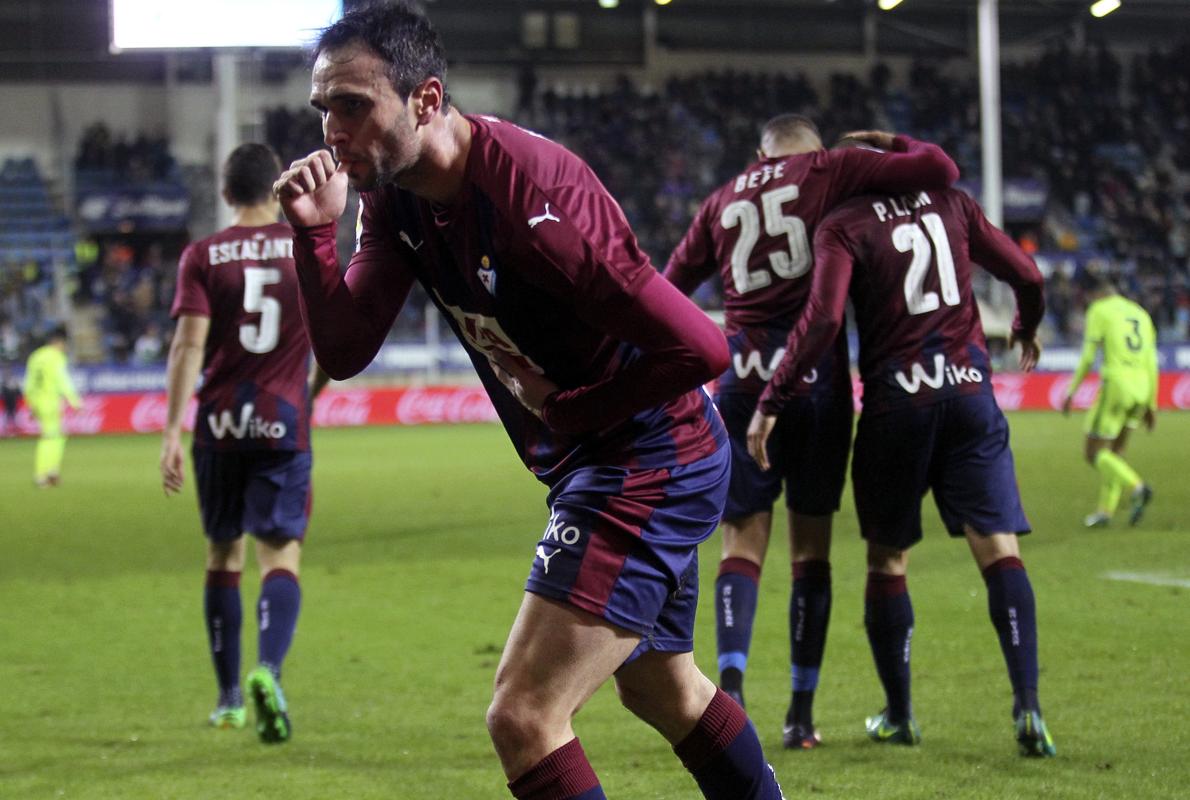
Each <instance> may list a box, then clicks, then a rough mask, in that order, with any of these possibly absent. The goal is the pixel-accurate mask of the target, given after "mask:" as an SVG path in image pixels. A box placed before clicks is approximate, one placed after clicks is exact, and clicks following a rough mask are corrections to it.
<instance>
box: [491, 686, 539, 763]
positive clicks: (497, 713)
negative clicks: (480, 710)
mask: <svg viewBox="0 0 1190 800" xmlns="http://www.w3.org/2000/svg"><path fill="white" fill-rule="evenodd" d="M542 711H543V710H542V709H541V708H538V707H537V704H535V703H532V702H531V701H529V699H528V698H518V697H515V696H513V695H512V693H511V692H500V691H497V692H496V696H495V697H493V698H492V702H491V705H489V706H488V713H487V726H488V735H489V736H491V737H492V742H494V743H495V745H496V748H497V749H498V750H502V751H503V750H514V749H524V748H528V747H530V746H531V745H532V744H534V743H535V742H539V741H542V740H544V739H546V738H548V737H549V734H550V730H551V724H550V719H551V715H550V714H548V713H542Z"/></svg>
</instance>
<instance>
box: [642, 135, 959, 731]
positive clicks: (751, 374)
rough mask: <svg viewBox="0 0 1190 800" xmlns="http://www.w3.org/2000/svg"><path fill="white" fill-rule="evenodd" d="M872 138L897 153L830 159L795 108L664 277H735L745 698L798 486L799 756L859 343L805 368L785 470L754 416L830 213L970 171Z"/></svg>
mask: <svg viewBox="0 0 1190 800" xmlns="http://www.w3.org/2000/svg"><path fill="white" fill-rule="evenodd" d="M864 135H865V136H866V137H867V138H868V139H869V140H870V141H871V143H872V144H874V145H878V146H883V147H885V148H888V149H889V150H891V151H892V152H882V151H878V150H875V149H871V148H869V149H849V150H833V151H828V150H825V149H823V147H822V141H821V139H820V138H819V135H818V129H817V128H816V127H815V125H814V123H813V122H812V121H811V120H809V119H807V118H805V117H802V116H800V115H796V114H783V115H780V116H777V117H774V118H773V119H771V120H769V121H768V122H767V123H766V124H765V126H764V128H763V129H762V131H761V140H760V148H759V150H758V151H757V155H758V156H759V160H758V161H756V162H755V163H753V164H752V165H750V166H749V167H747V168H746V169H745V170H744V171H743V172H741V173H740V174H739V175H737V176H736V177H735V178H733V179H732V180H730V181H728V182H727V183H726V184H724V185H723V186H722V187H720V188H719V189H718V190H717V191H715V192H714V193H713V194H712V195H711V196H710V197H708V198H707V199H706V201H705V202H704V203H703V204H702V206H701V207H700V208H699V210H698V214H697V216H696V217H695V219H694V221H693V223H692V224H691V225H690V229H689V230H688V231H687V233H686V235H685V237H684V238H683V239H682V242H681V243H680V244H679V245H678V247H677V249H676V250H675V251H674V253H673V255H672V256H671V258H670V260H669V264H668V266H667V267H666V270H665V276H666V277H667V278H669V279H670V280H671V281H673V283H674V284H675V285H676V286H677V287H678V288H679V289H681V290H682V291H683V292H686V293H687V294H689V293H690V292H692V291H693V290H694V289H695V288H696V287H697V286H698V285H699V284H700V283H701V282H702V281H704V280H705V279H707V278H709V277H710V276H711V275H713V274H715V273H716V272H718V273H719V274H720V275H721V276H722V280H723V293H724V297H725V305H726V328H727V341H728V346H729V349H730V351H731V360H732V363H731V366H730V367H729V368H728V369H727V371H726V372H725V373H723V374H722V375H721V376H720V378H719V383H718V391H717V395H716V397H715V401H716V403H717V405H718V406H719V410H720V412H721V413H722V414H723V419H724V421H725V422H726V424H727V430H728V433H729V435H730V437H731V443H732V474H731V482H730V486H729V491H728V499H727V507H726V509H725V510H724V515H723V557H722V560H721V562H720V566H719V577H718V579H717V581H716V584H715V595H716V603H715V609H716V623H717V632H718V645H719V680H720V685H721V686H722V687H723V688H724V690H725V691H727V692H729V693H731V694H733V695H735V696H736V697H737V699H739V700H740V701H741V702H743V675H744V670H745V668H746V665H747V660H748V651H749V649H750V645H751V637H752V620H753V617H754V613H755V609H756V597H757V584H758V581H759V577H760V569H761V565H762V564H763V563H764V556H765V552H766V551H767V548H768V541H769V534H770V528H771V522H772V508H773V503H774V502H775V501H776V499H777V497H778V495H780V493H781V489H782V484H784V485H785V503H786V505H787V506H788V508H789V512H790V513H789V537H790V555H791V562H792V572H793V583H792V592H791V597H790V604H789V631H790V642H791V645H790V660H791V684H792V696H791V700H790V705H789V710H788V712H787V713H786V717H785V724H784V744H785V746H786V747H787V748H790V749H809V748H812V747H815V746H816V745H817V744H818V743H819V737H818V734H817V732H816V731H815V729H814V725H813V714H812V705H813V698H814V692H815V690H816V688H817V684H818V674H819V669H820V667H821V664H822V657H823V651H824V648H825V642H826V629H827V624H828V622H829V617H830V604H831V578H830V561H829V559H830V534H831V515H832V514H833V513H834V512H835V511H837V510H838V508H839V500H840V498H841V496H842V493H843V484H844V480H845V477H846V470H847V455H848V450H849V448H850V443H851V424H852V399H851V376H850V374H849V371H848V359H847V342H846V339H845V338H844V337H842V336H839V337H838V339H837V340H836V342H835V347H834V348H833V349H832V350H831V351H830V352H829V353H826V354H824V357H823V358H821V359H820V360H819V361H816V362H815V363H813V364H807V365H805V366H806V368H805V370H804V371H803V373H802V376H801V377H802V380H800V381H799V382H798V387H799V394H800V396H799V398H798V400H797V402H796V403H794V404H791V407H790V409H789V410H788V412H787V413H786V414H785V415H784V416H783V418H782V421H781V424H780V425H779V426H778V429H777V432H776V434H775V435H774V437H773V440H772V443H771V446H770V449H771V454H772V456H773V468H772V469H763V470H762V469H760V468H759V467H758V465H757V464H756V463H755V462H754V461H753V460H752V459H751V458H749V457H748V451H747V445H746V434H747V427H748V421H749V419H750V418H751V417H752V414H753V412H754V411H755V409H756V400H757V398H758V396H759V395H760V393H761V391H762V390H763V389H764V387H765V384H766V382H767V381H768V379H769V378H770V376H771V375H772V371H773V370H774V369H775V368H776V366H777V363H778V362H779V361H780V359H781V355H782V353H784V347H785V337H786V336H787V335H788V333H789V329H790V327H791V326H792V325H793V322H794V320H795V319H797V314H798V312H799V311H800V310H801V308H802V306H803V305H804V303H805V300H806V295H807V293H808V292H809V289H810V272H811V267H812V266H813V253H812V250H811V247H810V242H811V239H812V237H813V235H814V229H815V227H816V226H817V224H818V221H819V220H820V219H822V217H823V215H824V214H826V213H827V212H828V211H830V209H831V208H833V207H834V206H835V205H837V204H838V203H839V202H841V201H843V200H846V199H847V198H848V197H851V196H852V195H855V194H857V193H860V192H865V191H892V192H900V191H908V190H910V189H935V188H943V187H946V186H949V185H950V184H951V183H952V182H953V181H954V180H955V179H956V178H957V177H958V170H957V168H956V167H955V166H954V163H953V162H952V161H951V160H950V158H949V157H947V155H946V154H945V153H944V152H942V150H940V149H939V148H938V147H936V146H935V145H932V144H926V143H923V142H917V141H914V140H913V139H910V138H908V137H905V136H895V137H894V136H893V135H892V134H887V133H882V132H876V131H870V132H866V133H865V134H864ZM793 406H796V407H793Z"/></svg>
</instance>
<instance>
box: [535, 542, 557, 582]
mask: <svg viewBox="0 0 1190 800" xmlns="http://www.w3.org/2000/svg"><path fill="white" fill-rule="evenodd" d="M561 552H562V548H561V547H559V548H558V549H557V550H555V551H554V552H552V553H548V554H547V553H546V552H545V548H544V547H542V546H541V545H537V557H538V558H540V559H541V563H542V565H543V566H544V568H545V574H546V575H549V574H550V559H551V558H553V557H554V556H556V555H558V553H561Z"/></svg>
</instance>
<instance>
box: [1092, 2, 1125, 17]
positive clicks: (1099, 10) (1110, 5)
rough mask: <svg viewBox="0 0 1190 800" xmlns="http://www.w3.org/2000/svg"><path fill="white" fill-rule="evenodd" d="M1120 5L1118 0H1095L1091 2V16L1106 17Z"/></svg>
mask: <svg viewBox="0 0 1190 800" xmlns="http://www.w3.org/2000/svg"><path fill="white" fill-rule="evenodd" d="M1119 7H1120V0H1095V2H1094V3H1091V16H1092V17H1106V16H1107V15H1108V14H1110V13H1111V12H1113V11H1115V10H1116V9H1117V8H1119Z"/></svg>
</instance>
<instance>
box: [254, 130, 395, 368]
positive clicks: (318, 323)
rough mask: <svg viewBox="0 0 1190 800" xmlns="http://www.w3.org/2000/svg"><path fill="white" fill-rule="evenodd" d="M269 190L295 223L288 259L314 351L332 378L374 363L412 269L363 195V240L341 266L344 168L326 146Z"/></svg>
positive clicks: (345, 199)
mask: <svg viewBox="0 0 1190 800" xmlns="http://www.w3.org/2000/svg"><path fill="white" fill-rule="evenodd" d="M273 191H274V193H276V195H277V196H278V197H279V198H280V200H281V210H282V211H283V212H284V213H285V217H286V219H288V220H289V223H290V224H291V225H293V228H294V236H293V258H294V261H295V263H296V264H297V275H298V284H299V286H300V288H301V309H302V319H303V321H304V322H305V324H306V331H307V333H308V334H309V335H310V344H311V346H312V347H313V349H314V357H315V358H316V359H317V361H318V363H319V365H321V366H322V368H323V369H325V370H326V372H327V374H328V375H330V377H332V378H334V379H336V380H344V379H346V378H350V377H351V376H352V375H355V374H356V373H358V372H360V371H361V370H363V369H364V367H366V366H368V364H370V363H371V362H372V359H373V358H374V357H375V356H376V353H377V351H379V350H380V345H382V344H383V343H384V339H385V337H386V336H387V335H388V331H389V328H391V327H392V324H393V320H394V319H396V316H397V312H398V311H400V310H401V306H402V305H404V303H405V298H406V297H407V296H408V294H409V289H410V287H411V286H412V285H413V275H412V273H411V271H409V270H407V269H405V265H404V263H403V262H402V260H401V258H400V256H399V255H398V250H397V246H396V244H395V243H394V242H393V241H392V240H391V239H390V238H389V237H388V236H387V235H386V234H385V233H384V226H383V225H382V224H381V222H380V220H378V219H377V218H376V217H375V216H374V212H373V210H372V208H371V205H370V203H369V201H368V200H367V198H366V197H361V199H360V203H361V214H362V216H363V219H362V221H361V224H362V228H363V234H362V235H361V237H360V246H359V249H357V250H356V252H355V254H354V255H353V256H352V257H351V261H350V263H348V265H347V272H346V274H343V273H341V272H340V271H339V254H338V250H337V248H336V243H335V232H336V227H337V222H338V219H339V217H340V216H342V214H343V210H344V208H345V207H346V203H347V174H346V173H345V172H343V171H342V169H340V168H338V167H336V166H335V162H334V160H333V159H332V158H331V154H330V152H328V151H326V150H319V151H318V152H315V153H311V154H310V155H309V156H307V157H306V158H303V159H299V160H298V161H295V162H293V164H292V165H291V166H290V168H289V169H288V170H286V171H285V172H283V173H282V174H281V177H280V178H278V180H277V182H276V184H274V186H273Z"/></svg>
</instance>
